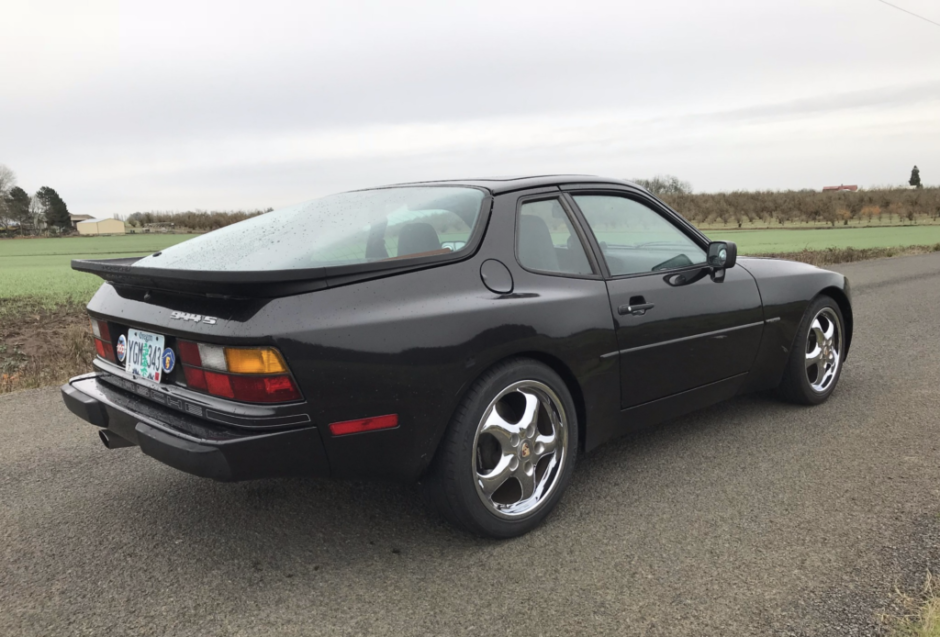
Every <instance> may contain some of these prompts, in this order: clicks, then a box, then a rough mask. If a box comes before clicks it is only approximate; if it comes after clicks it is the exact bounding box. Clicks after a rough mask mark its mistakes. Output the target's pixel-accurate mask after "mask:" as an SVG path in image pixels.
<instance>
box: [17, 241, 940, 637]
mask: <svg viewBox="0 0 940 637" xmlns="http://www.w3.org/2000/svg"><path fill="white" fill-rule="evenodd" d="M834 269H839V270H841V271H844V272H845V273H846V274H848V275H849V276H850V277H851V280H852V289H853V292H854V295H855V298H854V301H855V324H856V333H855V338H854V341H853V345H852V351H851V352H850V355H849V358H848V361H847V366H846V368H845V370H844V373H843V376H842V380H841V384H840V386H839V388H838V389H837V391H836V393H835V394H834V395H833V397H832V399H831V400H830V401H829V402H828V403H826V404H824V405H822V406H820V407H817V408H811V409H809V408H800V407H795V406H790V405H785V404H781V403H778V402H776V401H775V400H773V399H772V398H769V397H766V396H748V397H743V398H739V399H736V400H733V401H730V402H728V403H725V404H722V405H717V406H715V407H712V408H710V409H707V410H705V411H703V412H700V413H697V414H693V415H690V416H687V417H683V418H680V419H677V420H675V421H673V422H671V423H669V424H667V425H665V426H661V427H658V428H655V429H652V430H649V431H646V432H643V433H640V434H637V435H632V436H628V437H625V438H622V439H619V440H617V441H614V442H613V443H611V444H608V445H606V446H604V447H602V448H601V449H599V450H597V451H596V452H594V453H592V454H590V455H588V456H587V457H586V458H585V459H584V460H583V461H582V462H581V463H580V465H579V468H578V470H577V472H576V474H575V477H574V480H573V483H572V486H571V488H570V489H569V492H568V494H567V495H566V497H565V499H564V500H563V502H562V504H561V506H560V507H559V509H558V511H557V512H556V513H555V514H554V515H553V516H552V517H551V518H550V519H549V520H548V522H547V524H545V525H544V526H543V527H541V528H540V529H538V530H537V531H535V532H534V533H532V534H530V535H528V536H526V537H523V538H519V539H516V540H511V541H505V542H490V541H484V540H477V539H473V538H469V537H467V536H465V535H462V534H460V533H457V532H455V531H452V530H451V529H450V528H449V527H447V526H446V525H445V524H444V523H443V522H441V521H440V520H439V519H437V518H436V517H435V516H434V514H433V513H431V512H430V511H429V510H428V509H427V508H426V507H425V506H424V504H423V502H422V500H421V498H420V497H419V495H418V493H417V490H416V489H414V488H410V487H397V486H386V485H375V484H348V483H340V482H332V481H317V480H276V481H266V482H252V483H242V484H218V483H213V482H209V481H204V480H200V479H199V478H195V477H191V476H188V475H185V474H181V473H178V472H176V471H174V470H172V469H170V468H167V467H164V466H162V465H160V464H158V463H156V462H155V461H152V460H150V459H149V458H146V457H145V456H143V455H142V454H140V453H139V452H138V451H137V450H136V449H121V450H116V451H106V450H105V449H104V448H103V447H102V446H101V444H100V442H99V441H98V439H97V436H96V435H95V432H94V429H93V428H92V427H90V426H88V425H87V424H84V423H82V422H81V421H79V420H78V419H77V418H75V417H74V416H72V415H71V414H70V413H69V412H68V411H67V410H66V409H65V408H64V407H63V405H62V403H61V400H60V399H59V396H58V392H57V390H55V389H41V390H31V391H24V392H18V393H14V394H8V395H3V396H0V441H2V442H0V634H5V635H6V634H9V635H81V634H91V635H128V634H143V635H146V634H155V635H162V634H173V635H199V636H209V635H274V634H277V635H294V634H297V635H300V634H303V635H442V634H446V635H491V634H505V635H571V634H591V635H602V634H611V635H664V636H666V635H668V636H670V637H675V636H678V635H695V636H707V635H716V636H717V635H722V636H733V635H748V636H752V635H800V636H810V635H813V636H816V635H840V636H842V635H870V634H879V632H880V630H881V629H880V627H879V624H878V622H877V619H876V615H877V614H878V613H880V612H882V611H884V610H886V609H887V610H890V604H891V594H892V591H893V590H894V587H895V586H896V585H900V586H902V587H905V586H913V585H916V583H917V582H918V581H919V578H921V577H922V575H923V574H924V572H925V571H926V570H927V569H928V568H932V569H934V570H936V569H937V568H938V567H940V518H938V514H940V462H938V460H940V437H938V434H940V356H938V343H940V319H938V310H940V254H929V255H923V256H916V257H906V258H896V259H888V260H877V261H868V262H861V263H857V264H851V265H847V266H843V267H838V266H837V267H836V268H834Z"/></svg>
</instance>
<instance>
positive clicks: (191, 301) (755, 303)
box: [62, 175, 852, 537]
mask: <svg viewBox="0 0 940 637" xmlns="http://www.w3.org/2000/svg"><path fill="white" fill-rule="evenodd" d="M72 267H73V268H75V269H76V270H80V271H83V272H91V273H94V274H97V275H98V276H100V277H102V278H103V279H105V283H104V284H103V285H102V286H101V288H100V289H99V290H98V292H97V293H96V294H95V296H94V298H93V299H92V300H91V302H90V303H89V305H88V312H89V314H90V316H91V321H92V329H93V331H94V337H95V347H96V349H97V357H96V360H95V362H94V367H95V369H94V372H93V373H90V374H87V375H84V376H79V377H77V378H73V379H72V380H71V381H69V383H68V384H67V385H64V386H63V387H62V395H63V398H64V399H65V403H66V405H68V407H69V409H71V410H72V411H73V412H74V413H75V414H77V415H78V416H80V417H81V418H83V419H85V420H87V421H88V422H90V423H91V424H93V425H95V426H97V427H99V432H98V433H99V435H100V437H101V439H102V440H103V442H104V444H105V446H107V447H108V448H117V447H130V446H138V447H140V450H141V451H143V452H144V453H145V454H147V455H149V456H152V457H153V458H155V459H157V460H159V461H161V462H163V463H166V464H168V465H170V466H172V467H175V468H177V469H180V470H182V471H186V472H189V473H192V474H195V475H198V476H204V477H208V478H214V479H217V480H247V479H252V478H267V477H275V476H296V475H320V476H333V477H337V478H346V479H379V480H398V481H421V482H422V484H423V485H425V486H426V487H427V491H428V493H429V494H430V496H431V499H432V500H433V501H434V502H435V503H436V504H437V506H438V507H439V508H440V510H441V512H442V513H443V515H444V516H445V517H446V518H447V519H449V520H450V521H451V522H453V523H455V524H457V525H458V526H460V527H462V528H465V529H467V530H469V531H472V532H475V533H478V534H482V535H488V536H493V537H509V536H515V535H519V534H522V533H525V532H527V531H528V530H530V529H532V528H533V527H535V526H536V525H537V524H539V523H540V522H541V521H542V520H543V519H544V518H545V517H546V515H548V514H549V512H550V511H551V510H552V508H553V507H554V506H555V505H556V504H557V502H558V500H559V499H560V498H561V496H562V493H563V492H564V490H565V487H566V486H567V484H568V482H569V480H570V479H571V475H572V471H573V470H574V466H575V460H576V459H577V457H578V455H579V454H580V453H583V452H586V451H590V450H592V449H594V448H595V447H597V446H598V445H600V444H601V443H603V442H604V441H606V440H608V439H610V438H613V437H614V436H617V435H619V434H622V433H625V432H628V431H631V430H634V429H636V428H639V427H643V426H646V425H650V424H652V423H656V422H660V421H663V420H665V419H668V418H671V417H674V416H677V415H680V414H682V413H685V412H689V411H691V410H694V409H698V408H701V407H705V406H707V405H710V404H712V403H715V402H717V401H721V400H724V399H727V398H730V397H732V396H735V395H737V394H741V393H743V392H750V391H756V390H767V389H774V388H776V389H777V391H778V393H779V395H780V396H781V397H783V398H784V399H787V400H790V401H793V402H797V403H802V404H806V405H813V404H818V403H821V402H822V401H824V400H826V399H827V398H828V397H829V396H830V394H832V391H833V389H834V388H835V386H836V384H837V383H838V381H839V375H840V372H841V370H842V366H843V364H844V362H845V359H846V355H847V354H848V349H849V344H850V342H851V338H852V307H851V300H850V293H849V282H848V280H846V278H845V277H844V276H843V275H841V274H837V273H834V272H830V271H827V270H822V269H819V268H816V267H812V266H809V265H804V264H800V263H793V262H788V261H781V260H775V259H761V258H738V257H737V251H736V247H735V245H734V244H733V243H730V242H723V241H709V239H708V238H707V237H706V236H705V235H704V234H702V233H701V232H699V231H698V230H697V229H696V228H695V227H693V226H692V225H691V224H689V223H688V222H687V221H686V220H685V219H683V218H682V217H681V216H680V215H679V214H677V213H676V212H675V211H673V210H671V209H670V208H669V207H668V206H666V205H665V204H664V203H663V202H661V201H659V200H658V199H657V198H656V197H654V196H652V195H651V194H650V193H648V192H647V191H645V190H644V189H642V188H640V187H638V186H636V185H632V184H630V183H626V182H623V181H617V180H610V179H603V178H597V177H585V176H568V175H563V176H557V175H555V176H539V177H526V178H513V179H479V180H461V181H446V182H426V183H412V184H403V185H397V186H391V187H383V188H375V189H370V190H362V191H357V192H347V193H344V194H339V195H334V196H330V197H326V198H323V199H318V200H315V201H311V202H308V203H304V204H300V205H297V206H294V207H290V208H285V209H283V210H278V211H275V212H271V213H268V214H264V215H261V216H258V217H255V218H252V219H249V220H247V221H243V222H241V223H237V224H234V225H231V226H228V227H225V228H222V229H220V230H216V231H214V232H211V233H208V234H205V235H202V236H199V237H196V238H194V239H190V240H188V241H185V242H183V243H180V244H178V245H175V246H173V247H170V248H167V249H165V250H163V251H162V252H157V253H155V254H151V255H149V256H146V257H143V258H137V259H110V260H77V261H73V262H72Z"/></svg>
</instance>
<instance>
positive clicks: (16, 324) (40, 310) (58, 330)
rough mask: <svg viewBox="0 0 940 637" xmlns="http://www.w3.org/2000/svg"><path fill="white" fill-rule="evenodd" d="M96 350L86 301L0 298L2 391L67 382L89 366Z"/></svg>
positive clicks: (0, 385)
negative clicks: (58, 302) (53, 303)
mask: <svg viewBox="0 0 940 637" xmlns="http://www.w3.org/2000/svg"><path fill="white" fill-rule="evenodd" d="M94 353H95V344H94V342H93V340H92V337H91V327H90V325H89V321H88V314H87V313H86V312H85V308H84V307H83V306H82V305H80V304H66V305H60V306H54V307H49V306H46V305H43V304H41V303H38V302H35V301H30V300H22V299H16V300H9V299H0V393H6V392H11V391H16V390H18V389H31V388H34V387H43V386H46V385H54V384H57V383H64V382H65V381H67V380H68V379H69V378H70V377H72V376H76V375H78V374H82V373H85V372H88V371H91V369H92V366H91V362H92V359H93V358H94Z"/></svg>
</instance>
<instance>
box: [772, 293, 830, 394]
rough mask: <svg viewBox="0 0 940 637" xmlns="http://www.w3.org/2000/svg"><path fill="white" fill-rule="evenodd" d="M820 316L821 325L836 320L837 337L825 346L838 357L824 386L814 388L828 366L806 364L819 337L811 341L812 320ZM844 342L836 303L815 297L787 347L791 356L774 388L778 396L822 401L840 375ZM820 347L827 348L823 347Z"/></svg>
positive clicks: (823, 364)
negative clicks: (778, 383)
mask: <svg viewBox="0 0 940 637" xmlns="http://www.w3.org/2000/svg"><path fill="white" fill-rule="evenodd" d="M821 315H822V317H823V318H822V320H821V325H822V324H824V323H826V321H829V320H831V319H834V320H835V321H837V322H838V324H837V325H836V326H835V327H836V329H835V332H834V333H835V334H837V339H834V343H833V345H831V346H829V348H828V351H833V350H835V351H836V354H837V355H838V360H837V363H836V365H835V371H834V373H832V374H831V378H830V379H829V380H828V381H827V382H825V385H824V386H822V387H814V383H821V382H822V381H823V379H824V378H825V375H826V373H827V372H828V368H826V367H825V365H826V363H817V364H816V365H814V366H813V368H809V367H808V366H807V357H808V353H811V352H810V350H811V348H812V347H813V343H815V342H816V340H818V339H817V337H816V336H814V337H813V339H812V340H811V336H810V331H811V330H812V327H813V321H814V319H816V318H817V317H819V316H821ZM845 343H846V332H845V319H844V318H843V317H842V310H841V309H839V304H838V303H836V302H835V300H834V299H833V298H832V297H829V296H825V295H820V296H817V297H816V298H815V299H813V301H812V303H810V304H809V307H808V308H806V312H805V313H804V314H803V320H802V321H801V322H800V327H799V329H798V330H797V333H796V337H795V338H794V340H793V347H791V348H790V358H789V360H788V361H787V366H786V369H785V371H784V373H783V380H781V382H780V385H779V387H777V395H778V396H780V397H781V398H783V399H784V400H786V401H789V402H791V403H796V404H798V405H818V404H820V403H823V402H825V401H826V400H827V399H828V398H829V396H831V395H832V392H833V391H834V390H835V388H836V385H837V384H838V383H839V378H840V377H841V376H842V367H843V365H844V363H845V353H846V352H845ZM821 349H823V351H827V350H826V349H825V348H821ZM812 351H815V350H812ZM819 374H823V376H822V377H820V376H819Z"/></svg>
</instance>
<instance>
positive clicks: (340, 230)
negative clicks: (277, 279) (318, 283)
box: [134, 186, 485, 272]
mask: <svg viewBox="0 0 940 637" xmlns="http://www.w3.org/2000/svg"><path fill="white" fill-rule="evenodd" d="M484 197H485V194H484V192H483V191H481V190H477V189H475V188H466V187H434V186H416V187H396V188H383V189H377V190H364V191H358V192H348V193H342V194H339V195H332V196H330V197H324V198H322V199H316V200H314V201H310V202H307V203H303V204H298V205H296V206H291V207H289V208H283V209H281V210H276V211H274V212H269V213H266V214H263V215H260V216H258V217H254V218H252V219H248V220H245V221H242V222H239V223H236V224H233V225H231V226H227V227H225V228H221V229H219V230H216V231H214V232H210V233H208V234H205V235H202V236H200V237H196V238H194V239H190V240H189V241H184V242H183V243H180V244H177V245H175V246H172V247H170V248H167V249H165V250H163V251H162V252H158V253H155V254H153V255H150V256H148V257H144V258H143V259H140V260H139V261H137V262H136V263H135V264H134V267H145V268H165V269H175V270H204V271H228V272H240V271H253V272H258V271H278V270H300V269H309V268H321V267H333V266H344V265H358V264H366V263H372V262H388V261H397V260H399V259H410V258H419V257H427V256H434V255H444V254H449V253H452V252H459V251H461V250H464V249H466V247H467V244H468V243H469V242H470V237H471V236H472V235H473V231H474V229H475V227H476V225H477V224H478V223H479V221H480V211H481V207H482V204H483V200H484Z"/></svg>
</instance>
